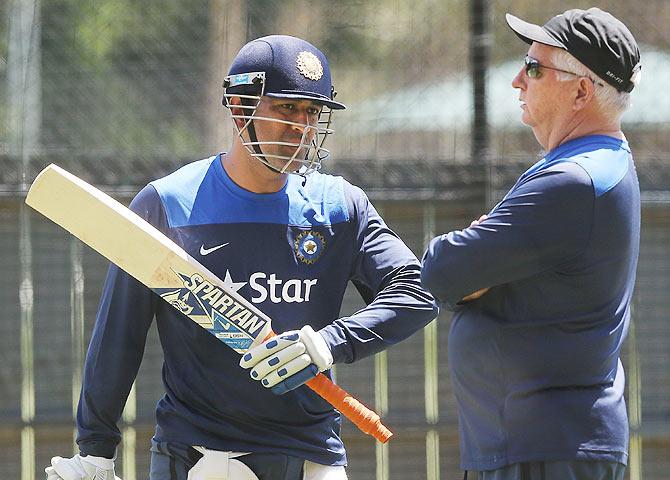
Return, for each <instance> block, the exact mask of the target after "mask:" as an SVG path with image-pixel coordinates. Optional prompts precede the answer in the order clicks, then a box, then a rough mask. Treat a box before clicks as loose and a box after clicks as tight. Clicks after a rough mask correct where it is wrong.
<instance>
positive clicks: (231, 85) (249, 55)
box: [223, 35, 346, 175]
mask: <svg viewBox="0 0 670 480" xmlns="http://www.w3.org/2000/svg"><path fill="white" fill-rule="evenodd" d="M335 95H336V92H335V89H334V87H333V84H332V81H331V76H330V67H329V65H328V60H327V59H326V56H325V55H324V54H323V53H322V52H321V51H320V50H319V49H318V48H316V47H315V46H314V45H312V44H311V43H309V42H306V41H305V40H302V39H299V38H296V37H291V36H288V35H270V36H267V37H262V38H258V39H256V40H252V41H251V42H249V43H247V44H246V45H245V46H243V47H242V49H241V50H240V51H239V53H238V54H237V56H236V57H235V59H234V60H233V63H232V65H231V67H230V70H229V72H228V76H226V78H225V79H224V82H223V105H225V106H226V107H228V108H231V109H232V108H233V107H234V108H235V111H236V112H241V113H233V115H232V117H233V119H234V120H242V122H237V121H235V122H234V123H235V128H236V130H237V133H238V135H239V137H240V139H241V140H242V144H243V145H244V146H245V147H246V148H247V150H248V151H249V153H250V154H251V156H253V157H255V158H257V159H258V160H260V161H261V162H263V163H264V164H265V165H266V166H267V167H268V168H270V169H271V170H274V171H276V172H279V173H296V174H299V175H306V174H308V173H311V172H313V171H316V170H318V169H319V168H320V167H321V161H322V160H323V159H325V158H326V157H327V156H328V155H329V154H330V152H329V151H328V150H326V149H325V148H324V147H323V144H324V142H325V140H326V138H327V136H328V135H330V134H332V133H333V130H332V129H330V122H331V114H332V111H333V110H341V109H344V108H346V107H345V106H344V105H343V104H342V103H340V102H337V101H335V99H334V98H335ZM263 96H267V97H271V98H286V99H292V100H311V101H313V102H315V103H317V104H319V105H321V106H322V110H321V113H320V115H319V117H318V121H317V122H316V124H315V125H303V124H295V123H294V122H287V121H286V120H279V119H274V118H270V117H259V116H258V115H257V113H256V109H257V107H258V104H259V103H260V101H261V98H262V97H263ZM233 97H238V98H240V100H241V105H238V104H235V105H231V103H230V99H231V98H233ZM231 113H232V110H231ZM257 121H275V122H280V123H284V124H287V123H288V124H291V125H299V126H300V127H301V128H302V129H303V135H302V139H301V141H300V142H299V143H295V144H292V145H291V146H295V153H294V154H293V155H291V156H288V155H274V154H269V153H266V152H263V146H264V145H271V144H275V145H286V143H285V142H278V141H272V140H265V139H264V140H263V141H259V139H258V138H257V136H256V129H255V127H254V122H257ZM240 124H242V126H240ZM245 133H246V135H245ZM270 158H274V159H277V160H279V161H280V162H279V163H282V164H283V166H282V167H278V166H277V165H278V164H277V163H272V162H270V161H269V159H270ZM296 165H299V168H298V169H295V166H296Z"/></svg>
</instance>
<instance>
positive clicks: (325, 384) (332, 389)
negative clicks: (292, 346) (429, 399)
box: [263, 331, 393, 443]
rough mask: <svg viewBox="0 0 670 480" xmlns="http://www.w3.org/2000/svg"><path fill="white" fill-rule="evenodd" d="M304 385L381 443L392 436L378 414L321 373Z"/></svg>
mask: <svg viewBox="0 0 670 480" xmlns="http://www.w3.org/2000/svg"><path fill="white" fill-rule="evenodd" d="M276 335H277V334H276V333H275V332H273V331H270V333H269V334H268V335H267V336H266V337H265V338H264V339H263V341H264V342H265V341H267V340H269V339H270V338H272V337H274V336H276ZM305 385H307V386H308V387H309V388H311V389H312V390H314V391H315V392H316V393H318V394H319V396H320V397H321V398H323V399H324V400H325V401H326V402H328V403H330V404H331V405H332V406H333V407H335V408H337V409H338V410H339V411H340V413H341V414H342V415H344V416H345V417H347V418H348V419H349V420H351V422H352V423H353V424H354V425H356V426H357V427H358V428H359V429H360V430H361V432H363V433H367V434H368V435H372V436H373V437H375V438H376V439H377V440H379V441H380V442H382V443H386V442H388V441H389V439H390V438H391V437H392V436H393V432H392V431H391V430H389V429H388V428H386V427H385V426H384V424H383V423H382V421H381V419H380V418H379V415H377V414H376V413H375V412H373V411H372V410H370V409H369V408H368V407H366V406H365V405H363V404H362V403H361V402H359V401H358V400H356V399H355V398H354V397H352V396H351V395H350V394H349V393H348V392H347V391H346V390H344V389H342V388H340V387H338V386H337V385H335V384H334V383H333V382H332V380H330V378H328V377H326V376H325V375H324V374H323V373H319V374H318V375H317V376H316V377H314V378H312V379H311V380H309V381H307V382H305Z"/></svg>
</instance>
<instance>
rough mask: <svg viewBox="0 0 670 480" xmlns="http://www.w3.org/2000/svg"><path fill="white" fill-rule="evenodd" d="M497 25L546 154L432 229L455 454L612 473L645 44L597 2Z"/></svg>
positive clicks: (486, 463) (589, 479)
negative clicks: (453, 224) (630, 122)
mask: <svg viewBox="0 0 670 480" xmlns="http://www.w3.org/2000/svg"><path fill="white" fill-rule="evenodd" d="M507 22H508V24H509V26H510V27H511V28H512V30H513V31H514V32H515V33H516V34H517V35H518V36H519V37H520V38H521V39H522V40H523V41H525V42H526V43H528V44H530V48H529V50H528V54H527V56H526V58H525V64H524V65H523V67H522V68H521V70H520V71H519V73H518V75H517V76H516V77H515V78H514V80H513V82H512V85H513V87H514V88H517V89H519V92H520V94H519V97H520V101H521V109H522V114H521V115H522V117H521V118H522V121H523V122H524V123H525V124H526V125H528V126H529V127H531V129H532V130H533V133H534V134H535V137H536V138H537V140H538V142H539V143H540V144H541V145H542V147H543V148H544V150H545V151H546V153H545V155H544V158H543V159H542V160H540V161H539V162H537V163H536V164H535V165H533V166H532V167H530V168H529V169H528V170H527V171H526V172H525V173H524V174H523V175H521V177H520V178H519V179H518V181H517V182H516V184H515V185H514V186H513V187H512V189H511V190H510V191H509V192H508V193H507V195H506V196H505V197H504V198H503V200H502V201H501V202H500V203H499V204H498V205H496V206H495V207H494V208H493V209H492V210H491V212H490V213H489V214H488V215H487V216H484V217H482V218H481V219H480V220H479V221H475V222H473V224H472V225H471V226H470V227H469V228H466V229H464V230H460V231H454V232H451V233H448V234H446V235H442V236H439V237H437V238H435V239H433V240H432V241H431V243H430V245H429V247H428V249H427V251H426V253H425V255H424V260H423V269H422V274H421V276H422V281H423V284H424V285H425V286H426V287H427V288H428V290H429V291H431V292H432V293H433V294H434V295H435V297H436V298H437V299H438V300H440V301H441V302H443V303H444V304H445V305H446V306H448V307H450V308H451V309H453V310H455V314H454V317H453V323H452V327H451V330H450V334H449V350H448V352H449V366H450V369H451V378H452V381H453V384H454V392H455V395H456V398H457V400H458V405H459V426H460V441H461V457H462V458H461V465H462V467H463V468H464V469H465V470H466V477H467V474H468V471H470V472H469V473H470V474H471V475H473V476H474V478H477V479H480V480H521V479H524V480H540V479H541V480H595V479H598V480H622V479H623V478H624V470H625V464H626V462H627V450H628V420H627V416H626V406H625V403H624V372H623V368H622V365H621V362H620V360H619V355H620V350H621V345H622V343H623V341H624V339H625V336H626V332H627V330H628V324H629V321H630V301H631V296H632V292H633V285H634V281H635V269H636V265H637V257H638V249H639V236H640V194H639V186H638V182H637V177H636V174H635V167H634V164H633V160H632V156H631V152H630V149H629V147H628V143H627V142H626V139H625V137H624V135H623V133H622V132H621V124H620V118H621V115H622V113H623V112H624V110H625V109H626V108H627V107H628V104H629V95H630V92H631V90H633V88H634V87H635V85H636V84H637V82H638V81H639V78H640V63H639V62H640V54H639V51H638V48H637V45H636V43H635V40H634V38H633V36H632V35H631V33H630V32H629V31H628V29H627V28H626V27H625V26H624V25H623V24H622V23H621V22H620V21H619V20H617V19H616V18H614V17H613V16H611V15H610V14H608V13H606V12H603V11H602V10H599V9H597V8H591V9H589V10H586V11H584V10H568V11H567V12H565V13H563V14H561V15H558V16H556V17H554V18H552V19H551V20H549V21H548V22H547V23H546V24H545V25H544V26H538V25H533V24H530V23H527V22H524V21H523V20H520V19H518V18H516V17H514V16H512V15H507Z"/></svg>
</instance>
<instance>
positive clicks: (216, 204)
mask: <svg viewBox="0 0 670 480" xmlns="http://www.w3.org/2000/svg"><path fill="white" fill-rule="evenodd" d="M131 209H132V210H133V211H135V212H136V213H138V214H139V215H140V216H142V217H143V218H145V219H146V220H148V221H149V222H150V223H152V224H153V225H154V226H156V227H157V228H159V229H160V230H161V231H162V232H163V233H165V234H166V235H167V236H168V237H170V238H171V239H172V240H174V241H175V242H176V243H177V244H179V245H180V246H181V247H183V248H184V249H185V250H186V251H187V252H188V253H189V254H190V255H192V256H193V257H194V258H196V259H198V260H199V261H200V262H201V263H202V264H203V265H205V266H206V267H207V268H208V269H209V270H210V271H212V272H213V273H215V274H216V275H217V276H218V277H220V278H221V279H223V280H224V281H225V282H226V283H227V284H228V285H229V286H230V287H231V288H233V289H234V290H237V291H238V292H239V293H240V294H242V295H243V296H244V297H245V298H247V299H248V300H249V301H251V302H252V303H253V304H255V305H256V306H257V307H258V308H259V309H260V310H261V311H263V312H264V313H266V314H267V315H268V316H269V317H270V318H272V322H273V323H272V328H273V330H274V331H275V332H278V333H281V332H284V331H287V330H292V329H299V328H301V327H302V326H304V325H306V324H310V325H311V326H312V327H314V329H315V330H320V332H321V334H322V335H323V336H324V338H325V339H326V341H327V343H328V344H329V346H330V348H331V351H332V354H333V358H334V361H335V362H336V363H342V362H344V363H350V362H354V361H356V360H358V359H360V358H363V357H366V356H369V355H372V354H374V353H376V352H379V351H381V350H383V349H384V348H386V347H388V346H389V345H392V344H394V343H396V342H399V341H401V340H403V339H405V338H407V337H408V336H409V335H411V334H412V333H414V332H415V331H417V330H419V329H421V328H422V327H424V326H425V325H426V324H427V323H429V322H430V321H431V320H432V319H434V318H435V317H436V316H437V307H436V306H435V302H434V300H433V299H432V297H431V296H430V295H429V294H428V293H427V292H426V291H425V290H423V289H422V288H421V285H420V267H419V262H418V260H417V259H416V257H415V256H414V254H412V252H411V251H410V250H409V249H408V248H407V246H406V245H405V244H404V243H403V242H402V241H401V240H400V239H399V238H398V237H397V236H396V235H395V234H394V233H393V232H392V231H391V230H389V228H388V227H387V226H386V225H385V224H384V222H383V220H382V219H381V217H380V216H379V215H378V214H377V212H376V211H375V209H374V208H373V207H372V205H371V204H370V203H369V201H368V199H367V197H366V196H365V194H364V193H363V192H362V191H361V190H360V189H358V188H356V187H354V186H352V185H350V184H349V183H347V182H346V181H345V180H343V179H342V178H341V177H333V176H329V175H322V174H318V173H316V174H312V175H310V176H309V177H308V179H307V181H306V183H305V185H303V184H302V179H301V178H299V177H296V176H294V175H289V178H288V181H287V183H286V185H285V187H284V188H283V189H282V190H280V191H278V192H276V193H269V194H256V193H251V192H249V191H247V190H244V189H242V188H240V187H239V186H238V185H236V184H235V183H234V182H233V181H232V180H231V179H230V178H229V177H228V175H227V174H226V172H225V169H224V168H223V167H222V163H221V158H220V156H216V157H212V158H209V159H206V160H202V161H199V162H194V163H192V164H189V165H187V166H185V167H183V168H181V169H179V170H178V171H176V172H175V173H173V174H171V175H169V176H167V177H165V178H163V179H160V180H157V181H154V182H152V183H150V184H149V185H148V186H147V187H145V188H144V189H143V190H142V191H141V192H140V193H139V194H138V195H137V197H136V198H135V199H134V200H133V202H132V203H131ZM350 280H351V281H352V282H353V283H354V284H355V285H356V287H357V288H358V290H359V292H360V293H361V295H362V296H363V298H364V300H365V301H366V303H367V304H368V305H367V307H365V308H363V309H362V310H360V311H358V312H356V313H354V314H353V315H351V316H349V317H344V318H339V312H340V307H341V304H342V299H343V296H344V292H345V289H346V286H347V283H348V282H349V281H350ZM154 315H155V318H156V324H157V327H158V332H159V336H160V341H161V344H162V348H163V352H164V364H163V383H164V386H165V395H164V396H163V398H161V400H160V401H159V402H158V406H157V412H156V417H157V428H156V433H155V437H154V438H155V440H156V441H159V442H176V443H179V444H184V445H204V446H206V447H208V448H210V449H217V450H232V451H241V452H283V453H286V454H289V455H293V456H297V457H301V458H305V459H308V460H311V461H314V462H317V463H321V464H333V465H341V464H345V463H346V456H345V451H344V447H343V445H342V442H341V440H340V437H339V431H340V415H339V413H338V412H337V411H335V410H334V409H333V408H332V407H331V406H330V405H329V404H328V403H327V402H325V401H324V400H323V399H321V397H319V396H318V395H317V394H316V393H314V392H312V391H311V390H310V389H309V388H307V387H306V386H302V387H299V388H298V389H296V390H294V391H291V392H289V393H287V394H285V395H282V396H275V395H274V394H272V393H271V392H270V391H269V390H268V389H266V388H264V387H263V386H261V385H260V383H259V382H256V381H253V380H252V379H251V378H250V377H249V373H248V371H247V370H244V369H242V368H240V367H239V365H238V363H239V355H238V354H237V353H236V352H235V351H233V350H232V349H231V348H228V347H227V346H226V345H224V344H223V343H221V342H220V341H219V340H217V339H216V338H215V337H213V336H212V335H210V334H209V333H208V332H207V331H205V330H204V329H202V328H201V327H199V326H198V325H196V324H195V323H193V322H192V321H191V320H189V319H188V318H186V317H184V316H183V315H181V314H180V313H178V312H177V311H176V310H175V309H173V308H172V307H171V306H170V305H168V304H167V303H166V302H163V301H162V300H160V299H159V298H158V297H157V296H156V295H155V294H153V293H152V292H151V291H150V290H148V289H147V288H145V287H144V286H142V285H140V284H139V283H138V282H137V281H135V280H134V279H133V278H132V277H130V276H129V275H127V274H126V273H125V272H123V271H121V270H119V269H118V268H116V267H115V266H111V267H110V270H109V273H108V276H107V280H106V283H105V286H104V290H103V294H102V300H101V304H100V309H99V312H98V317H97V320H96V324H95V328H94V331H93V336H92V339H91V344H90V346H89V350H88V354H87V357H86V364H85V373H84V382H83V388H82V394H81V398H80V403H79V410H78V415H77V425H78V429H79V436H78V440H77V442H78V444H79V448H80V450H81V452H82V453H85V454H89V455H98V456H106V457H111V456H112V455H113V454H114V451H115V448H116V445H117V444H118V442H119V440H120V435H119V430H118V428H117V426H116V423H117V421H118V419H119V417H120V415H121V412H122V410H123V405H124V403H125V400H126V398H127V395H128V392H129V391H130V387H131V385H132V382H133V380H134V379H135V376H136V374H137V371H138V368H139V365H140V362H141V359H142V354H143V349H144V344H145V341H146V336H147V331H148V329H149V327H150V324H151V322H152V318H153V317H154Z"/></svg>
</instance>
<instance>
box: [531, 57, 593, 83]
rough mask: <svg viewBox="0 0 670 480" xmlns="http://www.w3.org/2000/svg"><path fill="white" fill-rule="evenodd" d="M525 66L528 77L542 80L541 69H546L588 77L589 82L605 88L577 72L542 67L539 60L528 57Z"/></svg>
mask: <svg viewBox="0 0 670 480" xmlns="http://www.w3.org/2000/svg"><path fill="white" fill-rule="evenodd" d="M523 61H524V63H525V65H526V75H528V76H529V77H530V78H540V77H541V76H542V72H541V71H540V69H541V68H546V69H547V70H555V71H557V72H562V73H567V74H570V75H574V76H575V77H586V78H588V79H589V80H591V81H592V82H593V83H595V84H596V85H600V86H601V87H602V86H604V85H603V84H602V83H601V82H599V81H597V80H594V79H593V78H591V77H589V76H586V75H580V74H578V73H575V72H568V71H567V70H561V69H560V68H556V67H547V66H546V65H542V64H541V63H540V61H539V60H537V59H535V58H533V57H531V56H529V55H526V57H525V58H524V59H523Z"/></svg>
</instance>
